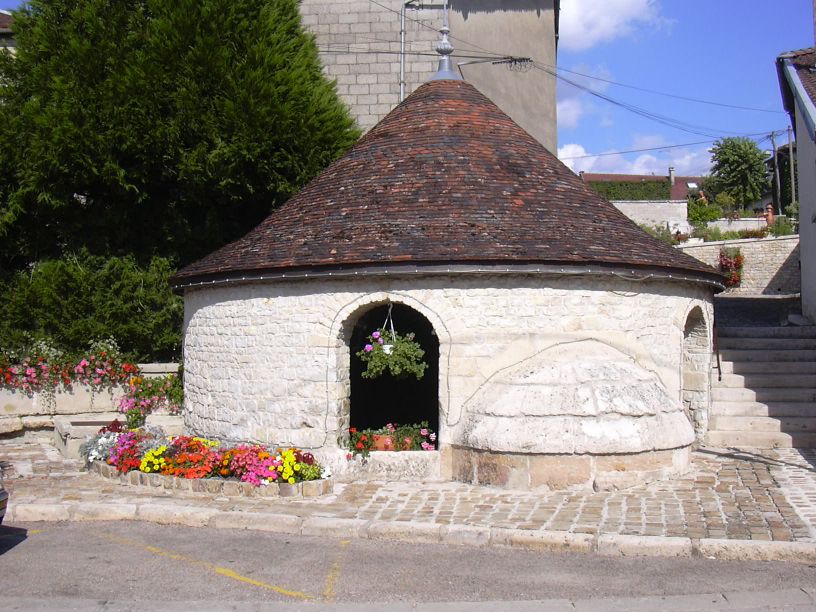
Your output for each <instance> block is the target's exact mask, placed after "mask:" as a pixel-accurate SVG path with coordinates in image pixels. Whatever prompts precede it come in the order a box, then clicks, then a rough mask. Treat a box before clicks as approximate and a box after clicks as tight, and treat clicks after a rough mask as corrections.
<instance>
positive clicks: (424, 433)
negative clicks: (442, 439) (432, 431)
mask: <svg viewBox="0 0 816 612" xmlns="http://www.w3.org/2000/svg"><path fill="white" fill-rule="evenodd" d="M419 433H420V435H423V436H427V435H428V430H427V429H425V428H424V427H423V428H422V429H420V430H419Z"/></svg>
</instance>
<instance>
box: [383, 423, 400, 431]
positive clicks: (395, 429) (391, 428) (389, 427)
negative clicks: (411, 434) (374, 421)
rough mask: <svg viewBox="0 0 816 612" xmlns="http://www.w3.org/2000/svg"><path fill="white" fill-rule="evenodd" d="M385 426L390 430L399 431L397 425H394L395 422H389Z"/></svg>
mask: <svg viewBox="0 0 816 612" xmlns="http://www.w3.org/2000/svg"><path fill="white" fill-rule="evenodd" d="M385 428H386V429H387V430H388V431H397V428H396V427H394V424H393V423H388V424H387V425H386V426H385Z"/></svg>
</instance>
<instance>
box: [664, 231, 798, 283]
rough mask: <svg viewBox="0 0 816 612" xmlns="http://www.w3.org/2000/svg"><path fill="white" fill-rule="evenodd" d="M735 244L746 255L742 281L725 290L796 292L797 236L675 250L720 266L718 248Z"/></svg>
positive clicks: (703, 245) (721, 242)
mask: <svg viewBox="0 0 816 612" xmlns="http://www.w3.org/2000/svg"><path fill="white" fill-rule="evenodd" d="M723 247H726V248H729V247H738V248H739V250H740V252H741V253H742V255H743V256H744V257H745V262H744V263H743V269H742V282H741V283H740V286H739V287H732V288H730V289H727V292H728V293H731V294H735V295H788V294H792V293H799V291H800V288H801V278H800V273H799V236H781V237H779V238H762V239H747V240H726V241H720V242H704V243H702V244H692V245H679V246H678V247H676V248H678V249H680V250H681V251H684V252H685V253H687V254H689V255H691V256H692V257H696V258H697V259H699V260H700V261H703V262H705V263H707V264H709V265H710V266H713V267H714V268H717V269H719V266H720V264H719V256H720V249H721V248H723Z"/></svg>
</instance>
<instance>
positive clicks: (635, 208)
mask: <svg viewBox="0 0 816 612" xmlns="http://www.w3.org/2000/svg"><path fill="white" fill-rule="evenodd" d="M612 204H613V205H614V206H615V208H617V209H618V210H619V211H621V212H622V213H623V214H624V215H626V216H627V217H629V218H630V219H631V220H632V221H634V222H635V223H637V224H638V225H648V226H650V227H653V226H656V225H659V226H660V227H666V226H668V227H669V229H670V230H671V231H672V232H677V231H679V232H681V233H683V234H688V233H689V232H690V230H691V226H690V225H689V222H688V202H687V201H686V200H669V201H643V200H615V201H613V202H612Z"/></svg>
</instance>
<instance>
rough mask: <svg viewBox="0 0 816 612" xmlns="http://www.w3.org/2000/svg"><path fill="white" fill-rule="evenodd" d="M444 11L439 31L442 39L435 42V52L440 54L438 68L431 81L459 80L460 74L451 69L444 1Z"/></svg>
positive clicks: (448, 30) (450, 51)
mask: <svg viewBox="0 0 816 612" xmlns="http://www.w3.org/2000/svg"><path fill="white" fill-rule="evenodd" d="M444 11H445V12H444V13H443V15H442V29H440V30H439V33H440V34H442V40H440V41H439V42H438V43H436V52H437V53H438V54H439V55H440V56H441V57H440V58H439V68H437V70H436V74H435V75H433V76H432V77H431V78H430V79H429V80H431V81H445V80H449V81H450V80H453V81H461V80H462V76H461V75H460V74H459V73H458V72H457V71H456V70H454V69H453V61H451V57H450V56H451V53H453V45H452V44H451V43H450V41H449V40H448V34H450V28H449V27H448V3H447V2H445V8H444Z"/></svg>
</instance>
